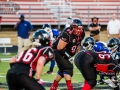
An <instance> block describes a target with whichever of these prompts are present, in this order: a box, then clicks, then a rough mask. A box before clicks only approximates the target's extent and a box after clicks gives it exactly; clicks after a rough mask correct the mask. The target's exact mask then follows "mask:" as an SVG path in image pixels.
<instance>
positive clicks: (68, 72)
mask: <svg viewBox="0 0 120 90" xmlns="http://www.w3.org/2000/svg"><path fill="white" fill-rule="evenodd" d="M64 74H69V75H70V76H71V77H72V76H73V69H67V70H65V71H64Z"/></svg>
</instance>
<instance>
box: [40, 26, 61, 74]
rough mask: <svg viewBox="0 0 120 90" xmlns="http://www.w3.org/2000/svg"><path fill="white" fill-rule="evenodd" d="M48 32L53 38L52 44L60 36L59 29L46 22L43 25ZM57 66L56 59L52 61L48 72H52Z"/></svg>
mask: <svg viewBox="0 0 120 90" xmlns="http://www.w3.org/2000/svg"><path fill="white" fill-rule="evenodd" d="M42 28H43V29H44V30H45V31H46V32H47V33H49V34H50V39H51V46H52V43H53V41H54V40H56V39H57V37H58V36H59V30H58V29H52V28H51V25H50V24H44V25H43V27H42ZM54 66H55V60H52V61H51V64H50V68H49V70H48V71H47V72H46V74H52V72H53V69H54Z"/></svg>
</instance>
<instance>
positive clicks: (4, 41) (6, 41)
mask: <svg viewBox="0 0 120 90" xmlns="http://www.w3.org/2000/svg"><path fill="white" fill-rule="evenodd" d="M0 47H3V48H4V54H7V51H6V48H7V47H13V46H12V45H11V39H10V38H0Z"/></svg>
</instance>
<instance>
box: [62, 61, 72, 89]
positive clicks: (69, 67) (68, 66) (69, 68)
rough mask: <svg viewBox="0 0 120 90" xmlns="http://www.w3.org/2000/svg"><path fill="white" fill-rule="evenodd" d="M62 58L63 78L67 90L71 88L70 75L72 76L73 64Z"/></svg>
mask: <svg viewBox="0 0 120 90" xmlns="http://www.w3.org/2000/svg"><path fill="white" fill-rule="evenodd" d="M62 60H63V68H64V78H65V80H66V84H67V88H68V90H73V87H72V81H71V79H72V76H73V64H71V63H70V61H69V60H67V59H62Z"/></svg>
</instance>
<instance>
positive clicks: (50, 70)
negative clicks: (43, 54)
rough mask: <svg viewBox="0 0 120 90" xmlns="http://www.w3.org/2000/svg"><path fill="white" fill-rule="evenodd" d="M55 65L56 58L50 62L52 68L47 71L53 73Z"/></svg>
mask: <svg viewBox="0 0 120 90" xmlns="http://www.w3.org/2000/svg"><path fill="white" fill-rule="evenodd" d="M54 66H55V60H52V61H51V62H50V68H49V70H48V71H47V72H46V74H52V72H53V69H54Z"/></svg>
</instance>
